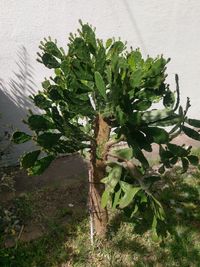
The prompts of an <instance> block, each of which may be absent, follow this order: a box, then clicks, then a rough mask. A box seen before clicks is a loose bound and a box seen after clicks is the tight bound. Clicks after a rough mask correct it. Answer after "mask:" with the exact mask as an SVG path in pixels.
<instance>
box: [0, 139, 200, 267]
mask: <svg viewBox="0 0 200 267" xmlns="http://www.w3.org/2000/svg"><path fill="white" fill-rule="evenodd" d="M182 140H183V139H182ZM182 140H181V141H182ZM184 141H185V143H186V144H187V145H189V144H190V142H188V139H184ZM189 141H190V140H189ZM177 142H179V140H177ZM179 143H180V142H179ZM193 145H195V146H196V143H193ZM156 153H157V152H156V148H155V152H154V154H153V156H152V155H151V160H154V159H155V158H156V155H157V154H156ZM197 154H198V155H199V151H197ZM86 167H87V164H86V162H84V161H83V160H82V159H81V157H80V156H78V155H73V156H72V157H63V158H59V159H57V160H56V161H55V162H54V163H53V164H52V165H51V167H50V168H49V169H48V170H47V171H46V172H45V173H44V175H42V176H38V177H27V176H26V174H25V173H24V172H23V171H19V170H16V169H15V190H16V191H15V192H11V193H9V192H7V191H5V190H4V191H3V192H1V193H0V204H1V205H2V206H4V208H6V209H7V211H8V212H7V214H6V216H5V222H4V229H0V231H1V234H2V233H3V234H2V235H1V239H0V242H1V250H0V266H2V267H9V266H10V267H29V266H30V267H67V266H69V267H71V266H72V267H73V266H75V267H76V266H80V267H82V266H83V267H84V266H91V267H96V266H97V267H98V266H103V267H104V266H105V267H107V266H114V267H126V266H127V267H129V266H130V267H131V266H153V267H154V266H156V267H161V266H163V267H164V266H170V267H171V266H183V267H190V266H194V267H196V266H197V267H198V266H200V245H199V239H200V232H199V226H200V210H199V204H200V173H199V171H198V170H195V169H190V170H189V172H188V173H187V174H184V175H182V174H180V170H179V169H178V167H176V169H174V170H173V171H172V172H170V173H168V174H166V176H165V177H164V179H165V182H166V184H167V186H166V188H165V189H162V191H163V192H162V198H163V199H162V200H163V203H165V205H166V206H167V211H168V221H169V222H170V224H171V226H172V227H171V228H172V232H173V234H168V235H167V236H166V237H165V239H164V240H163V241H162V242H161V240H157V239H155V237H154V236H153V235H152V233H151V231H145V232H144V234H142V235H141V234H139V233H138V232H137V227H136V225H134V223H133V222H131V221H130V220H128V219H127V217H125V216H124V215H123V214H122V213H121V212H113V211H109V212H110V218H111V219H110V222H109V227H108V234H107V237H106V240H95V243H94V246H93V247H92V246H91V244H90V237H89V216H88V209H87V190H88V186H87V185H88V184H87V168H86Z"/></svg>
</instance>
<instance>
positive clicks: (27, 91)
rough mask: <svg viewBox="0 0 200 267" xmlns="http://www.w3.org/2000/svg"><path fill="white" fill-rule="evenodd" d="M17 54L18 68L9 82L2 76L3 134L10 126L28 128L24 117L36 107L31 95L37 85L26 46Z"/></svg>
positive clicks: (5, 144) (0, 99)
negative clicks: (23, 121)
mask: <svg viewBox="0 0 200 267" xmlns="http://www.w3.org/2000/svg"><path fill="white" fill-rule="evenodd" d="M17 56H18V61H17V62H16V66H17V70H16V71H14V72H13V77H12V78H10V80H9V81H8V82H6V81H4V80H3V78H2V77H0V114H1V121H0V124H1V127H0V134H1V135H4V133H5V132H7V131H8V129H9V128H13V129H16V128H21V127H23V128H24V129H27V127H26V126H25V125H24V124H23V123H22V119H23V118H25V117H26V114H27V110H28V109H34V107H33V105H32V104H31V99H30V98H29V95H32V94H33V92H34V91H35V90H34V88H35V87H36V85H35V83H34V73H33V68H32V66H31V64H30V60H29V55H28V53H27V50H26V48H25V47H21V48H20V50H19V52H18V54H17ZM1 75H3V74H1ZM10 131H11V130H10ZM7 143H8V141H6V140H5V141H4V140H2V142H1V145H2V146H3V147H4V146H7Z"/></svg>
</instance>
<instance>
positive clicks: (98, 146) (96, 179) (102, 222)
mask: <svg viewBox="0 0 200 267" xmlns="http://www.w3.org/2000/svg"><path fill="white" fill-rule="evenodd" d="M94 135H95V142H93V143H91V159H90V171H91V175H90V181H89V182H90V192H89V204H90V213H91V214H92V216H93V222H94V228H95V232H96V234H97V235H98V236H100V237H101V236H104V235H105V233H106V229H107V223H108V213H107V209H105V208H102V207H101V196H102V193H103V191H104V185H103V184H102V183H101V179H102V178H104V177H105V169H106V164H105V160H104V153H105V152H104V151H105V144H106V143H107V142H108V140H109V137H110V127H109V125H108V124H107V122H106V121H104V119H103V118H102V116H101V115H100V114H99V115H98V116H97V117H96V120H95V123H94Z"/></svg>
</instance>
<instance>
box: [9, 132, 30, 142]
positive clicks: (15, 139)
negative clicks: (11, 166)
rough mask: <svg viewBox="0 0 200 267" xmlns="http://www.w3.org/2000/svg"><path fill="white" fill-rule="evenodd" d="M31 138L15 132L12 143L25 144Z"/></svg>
mask: <svg viewBox="0 0 200 267" xmlns="http://www.w3.org/2000/svg"><path fill="white" fill-rule="evenodd" d="M31 138H32V137H31V136H30V135H28V134H26V133H24V132H19V131H17V132H15V133H14V134H13V136H12V141H13V142H14V143H15V144H22V143H25V142H27V141H29V140H31Z"/></svg>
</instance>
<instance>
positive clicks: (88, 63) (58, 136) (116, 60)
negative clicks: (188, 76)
mask: <svg viewBox="0 0 200 267" xmlns="http://www.w3.org/2000/svg"><path fill="white" fill-rule="evenodd" d="M40 49H41V51H42V52H41V54H39V59H38V61H39V62H41V63H43V64H44V65H45V66H46V67H47V68H50V69H54V75H52V77H50V79H48V80H45V81H44V82H43V83H42V87H43V91H42V92H38V94H36V95H34V96H33V97H32V99H33V101H34V103H35V105H36V106H37V107H39V108H40V109H41V110H42V112H43V113H42V115H35V114H34V115H33V114H31V115H30V116H29V117H28V120H27V124H28V125H29V127H30V128H31V129H32V130H33V132H34V135H33V137H30V136H29V135H26V134H23V133H19V132H16V133H15V134H14V138H13V139H14V141H15V142H16V143H22V142H25V141H28V140H29V139H30V138H32V139H33V140H34V141H35V142H36V143H37V144H38V145H39V146H40V147H41V148H42V150H43V151H44V152H45V153H46V154H47V156H46V157H44V158H41V159H38V156H39V152H38V151H34V152H31V153H28V154H26V155H25V156H24V157H22V163H21V164H22V166H23V167H25V168H27V169H28V171H29V173H30V174H40V173H42V171H44V170H45V168H46V167H48V166H49V164H50V163H51V161H52V160H53V159H54V157H56V156H57V155H59V154H62V153H73V152H77V151H80V150H86V151H87V152H88V151H89V149H91V148H92V147H93V146H92V145H93V144H94V122H95V119H96V118H97V116H98V115H99V114H100V115H101V116H102V117H103V119H104V120H105V121H106V122H107V123H108V125H109V127H110V128H111V129H112V131H111V136H110V139H115V140H116V142H117V141H118V140H121V139H123V141H125V142H127V144H128V148H126V149H123V150H116V151H112V153H113V156H114V157H115V158H117V161H115V162H112V160H110V161H107V162H105V163H106V164H107V165H108V166H109V167H108V170H107V172H108V173H107V177H105V178H104V179H103V182H104V183H105V185H106V189H105V191H104V193H103V196H102V206H103V207H105V206H106V205H107V203H109V201H111V203H112V207H113V208H123V209H125V211H126V210H131V212H129V213H130V215H131V216H136V217H137V216H138V218H139V217H140V216H141V217H145V216H147V217H148V218H149V223H150V225H151V227H152V228H153V229H154V230H155V229H160V228H159V227H160V226H161V225H163V224H164V218H165V215H164V210H163V208H162V205H161V203H160V202H159V201H158V200H157V194H156V193H155V192H154V191H153V188H154V185H155V184H156V183H157V182H158V181H159V180H160V179H161V178H162V176H161V175H160V174H162V173H164V172H165V170H166V169H169V168H171V167H173V165H174V164H176V163H177V162H181V163H182V169H183V172H185V171H187V169H188V167H189V163H191V164H193V165H198V159H197V158H196V157H195V156H191V155H190V152H191V148H185V147H184V146H177V145H175V144H172V143H170V142H171V141H172V140H173V139H174V137H176V136H177V135H178V134H180V133H181V131H183V132H184V133H185V134H186V135H188V136H189V137H191V138H193V139H196V140H199V139H200V138H199V133H198V132H197V131H196V130H194V129H192V128H191V127H190V126H192V127H199V126H200V121H198V120H193V119H188V118H187V116H186V115H187V111H188V108H189V107H190V103H189V99H188V101H187V103H186V107H185V110H184V109H183V108H182V107H181V106H180V103H179V100H180V97H179V84H178V76H177V75H176V76H175V81H176V92H173V91H172V90H171V89H170V87H169V84H167V83H166V82H165V78H166V76H167V75H166V65H167V63H168V62H169V59H168V60H166V59H164V58H163V56H161V57H159V56H158V57H156V58H151V57H147V58H146V59H144V58H143V57H142V55H141V53H140V50H139V49H136V50H132V49H131V50H126V44H125V43H123V42H122V41H120V40H117V41H116V40H114V39H108V40H107V41H106V44H104V42H103V41H102V40H99V39H97V38H96V36H95V31H94V30H93V29H92V27H90V26H89V25H88V24H82V22H81V29H80V30H78V35H73V34H70V37H69V44H68V51H67V52H65V51H64V50H63V49H62V48H59V47H58V46H57V43H56V42H54V41H52V40H51V39H49V40H47V39H45V41H44V42H41V46H40ZM157 103H160V104H162V106H163V107H162V108H161V109H155V104H157ZM185 124H187V125H185ZM188 125H189V126H188ZM165 126H171V130H167V129H164V128H163V127H165ZM122 137H123V138H122ZM153 143H156V144H158V145H159V147H160V149H159V154H160V166H159V170H158V172H156V173H153V174H152V173H149V162H148V160H147V159H146V157H145V154H144V153H143V152H144V150H146V151H148V152H151V151H152V144H153ZM97 151H98V149H97ZM109 153H111V151H109ZM105 158H107V157H105ZM133 159H137V160H138V163H137V164H136V163H134V164H133V162H135V161H133Z"/></svg>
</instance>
